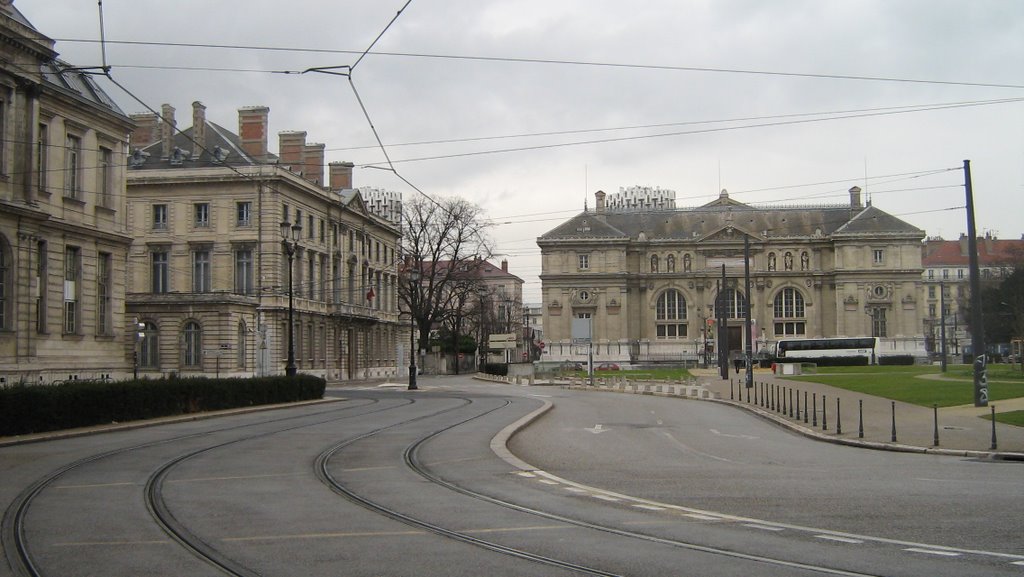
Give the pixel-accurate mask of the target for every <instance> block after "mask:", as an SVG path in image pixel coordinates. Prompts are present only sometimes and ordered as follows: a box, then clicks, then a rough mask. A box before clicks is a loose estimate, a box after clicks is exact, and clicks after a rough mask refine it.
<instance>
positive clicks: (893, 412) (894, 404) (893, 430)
mask: <svg viewBox="0 0 1024 577" xmlns="http://www.w3.org/2000/svg"><path fill="white" fill-rule="evenodd" d="M892 442H893V443H895V442H896V401H893V402H892Z"/></svg>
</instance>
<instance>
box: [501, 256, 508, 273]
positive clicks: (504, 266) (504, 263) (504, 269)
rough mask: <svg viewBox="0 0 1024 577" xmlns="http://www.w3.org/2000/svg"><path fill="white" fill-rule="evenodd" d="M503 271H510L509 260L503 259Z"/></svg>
mask: <svg viewBox="0 0 1024 577" xmlns="http://www.w3.org/2000/svg"><path fill="white" fill-rule="evenodd" d="M501 272H508V260H506V259H501Z"/></svg>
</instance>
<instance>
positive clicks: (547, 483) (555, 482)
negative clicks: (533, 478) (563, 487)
mask: <svg viewBox="0 0 1024 577" xmlns="http://www.w3.org/2000/svg"><path fill="white" fill-rule="evenodd" d="M537 480H538V481H540V482H541V483H544V484H545V485H558V484H559V483H558V482H557V481H550V480H548V479H537Z"/></svg>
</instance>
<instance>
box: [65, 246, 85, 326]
mask: <svg viewBox="0 0 1024 577" xmlns="http://www.w3.org/2000/svg"><path fill="white" fill-rule="evenodd" d="M81 275H82V255H81V252H80V249H79V248H78V247H77V246H69V247H66V248H65V249H64V334H66V335H74V334H78V326H79V325H78V323H79V318H78V317H79V310H78V290H79V286H78V285H79V280H80V278H81Z"/></svg>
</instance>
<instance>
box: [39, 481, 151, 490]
mask: <svg viewBox="0 0 1024 577" xmlns="http://www.w3.org/2000/svg"><path fill="white" fill-rule="evenodd" d="M137 486H142V483H130V482H124V483H95V484H92V485H57V486H56V487H54V489H98V488H101V487H137Z"/></svg>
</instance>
